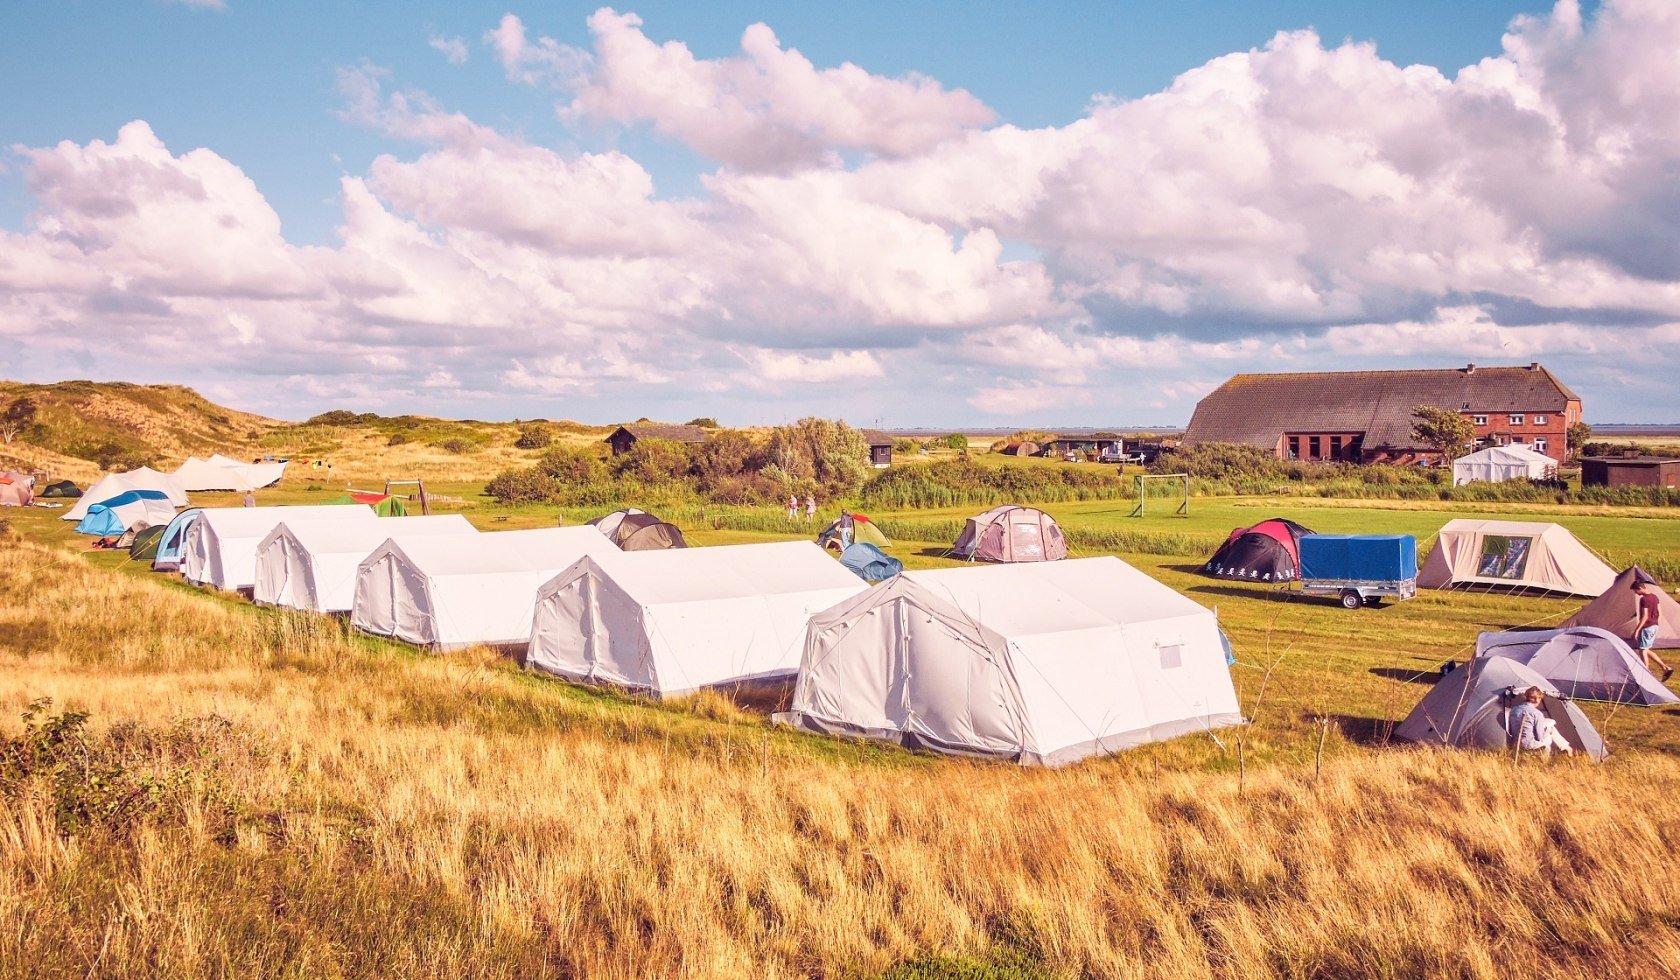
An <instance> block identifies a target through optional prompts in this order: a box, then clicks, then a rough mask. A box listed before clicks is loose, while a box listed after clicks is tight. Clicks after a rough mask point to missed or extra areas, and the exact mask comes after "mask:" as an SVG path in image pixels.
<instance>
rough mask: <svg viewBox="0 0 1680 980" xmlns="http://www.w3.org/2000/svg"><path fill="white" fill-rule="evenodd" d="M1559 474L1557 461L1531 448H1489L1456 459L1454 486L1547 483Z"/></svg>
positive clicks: (1454, 462) (1454, 463)
mask: <svg viewBox="0 0 1680 980" xmlns="http://www.w3.org/2000/svg"><path fill="white" fill-rule="evenodd" d="M1555 473H1557V460H1555V459H1553V458H1552V457H1550V456H1547V455H1546V454H1545V453H1537V452H1535V451H1534V450H1532V449H1530V448H1528V447H1527V446H1489V447H1487V448H1486V449H1481V450H1477V451H1476V452H1473V453H1471V454H1470V455H1468V456H1460V457H1459V458H1458V459H1455V460H1453V486H1455V487H1457V486H1463V485H1464V484H1466V483H1503V482H1504V481H1506V480H1521V479H1525V478H1526V479H1530V480H1545V479H1548V478H1550V477H1551V476H1552V475H1554V474H1555Z"/></svg>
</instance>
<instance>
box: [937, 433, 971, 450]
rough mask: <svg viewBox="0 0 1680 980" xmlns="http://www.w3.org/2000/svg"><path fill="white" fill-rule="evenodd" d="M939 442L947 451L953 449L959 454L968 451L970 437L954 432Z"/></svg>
mask: <svg viewBox="0 0 1680 980" xmlns="http://www.w3.org/2000/svg"><path fill="white" fill-rule="evenodd" d="M939 442H940V444H941V445H943V446H944V447H945V448H946V449H953V450H955V451H957V452H959V453H962V452H967V451H968V437H967V436H965V435H963V434H962V433H961V432H953V433H951V434H950V435H948V436H946V437H945V438H944V439H941V440H940V441H939Z"/></svg>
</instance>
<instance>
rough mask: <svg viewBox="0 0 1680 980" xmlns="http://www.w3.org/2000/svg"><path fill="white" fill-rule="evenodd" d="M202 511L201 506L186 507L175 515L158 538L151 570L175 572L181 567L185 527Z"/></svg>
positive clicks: (189, 525) (185, 538) (185, 535)
mask: <svg viewBox="0 0 1680 980" xmlns="http://www.w3.org/2000/svg"><path fill="white" fill-rule="evenodd" d="M203 513H204V508H202V507H188V508H187V509H186V510H183V511H181V512H180V513H179V514H176V515H175V519H174V520H172V521H170V522H169V526H167V527H165V528H164V529H163V536H162V537H160V538H158V544H157V553H156V554H155V555H154V556H153V557H152V571H154V572H176V571H180V569H181V555H182V549H183V548H184V547H185V545H186V541H187V528H189V527H191V526H192V523H193V521H196V520H198V518H199V515H201V514H203Z"/></svg>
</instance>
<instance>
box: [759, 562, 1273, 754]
mask: <svg viewBox="0 0 1680 980" xmlns="http://www.w3.org/2000/svg"><path fill="white" fill-rule="evenodd" d="M776 720H777V721H779V722H782V723H784V724H790V725H797V726H799V727H803V728H808V729H811V730H813V731H820V732H831V733H835V734H846V735H863V736H868V737H871V738H879V739H884V740H887V741H892V742H897V743H899V744H902V745H907V746H912V747H920V748H932V749H937V750H939V751H943V752H954V753H962V754H973V755H984V756H993V757H1000V758H1004V759H1009V760H1012V761H1015V762H1019V763H1023V764H1042V765H1060V764H1063V763H1068V762H1073V761H1076V760H1079V759H1083V758H1086V757H1088V756H1092V755H1099V754H1104V753H1108V752H1114V751H1117V750H1120V749H1125V748H1129V747H1132V746H1135V745H1140V744H1142V743H1145V742H1152V741H1157V740H1160V739H1166V738H1172V737H1174V736H1177V735H1183V734H1186V733H1189V732H1199V731H1207V730H1211V729H1214V728H1219V727H1222V726H1226V725H1236V724H1240V723H1242V720H1243V719H1242V715H1241V713H1240V711H1239V709H1238V706H1237V696H1236V691H1235V689H1234V688H1233V687H1232V684H1231V674H1230V669H1229V667H1228V666H1227V664H1226V659H1225V644H1224V638H1223V637H1222V636H1221V634H1220V631H1219V625H1218V623H1217V622H1216V621H1215V619H1214V615H1213V613H1212V612H1210V611H1208V610H1207V609H1205V608H1203V607H1202V606H1200V605H1198V604H1196V603H1195V602H1192V601H1191V600H1190V599H1188V598H1185V597H1184V596H1182V595H1180V594H1179V593H1177V592H1175V591H1174V590H1172V589H1170V588H1168V587H1167V586H1165V585H1162V584H1161V583H1159V582H1157V581H1155V580H1154V579H1152V578H1150V577H1149V576H1147V575H1145V574H1143V573H1142V572H1140V571H1138V570H1137V569H1135V568H1133V567H1132V566H1130V565H1128V564H1126V563H1125V562H1123V561H1121V560H1120V559H1118V558H1113V557H1102V558H1085V559H1077V560H1070V561H1058V562H1044V563H1041V564H1019V565H999V566H993V567H974V568H962V569H939V570H934V571H915V572H905V573H904V574H902V575H899V576H896V577H894V578H892V579H890V580H888V581H886V582H884V583H882V584H880V585H877V586H875V587H874V588H872V589H870V590H868V591H867V592H865V593H863V594H861V595H859V596H857V597H856V598H853V599H850V600H848V601H846V602H843V603H841V604H839V605H837V606H835V607H834V608H832V609H830V610H828V611H826V612H823V613H819V614H817V615H816V616H815V617H813V618H812V620H811V626H810V629H809V630H808V632H807V634H806V639H805V652H804V656H803V658H802V660H801V662H800V666H799V683H798V686H797V688H796V689H795V692H794V696H793V705H792V709H791V710H790V711H788V712H786V713H782V714H778V715H776Z"/></svg>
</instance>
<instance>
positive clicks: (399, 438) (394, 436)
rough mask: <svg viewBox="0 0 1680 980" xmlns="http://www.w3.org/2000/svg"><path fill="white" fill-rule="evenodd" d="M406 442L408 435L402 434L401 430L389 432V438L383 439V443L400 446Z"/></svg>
mask: <svg viewBox="0 0 1680 980" xmlns="http://www.w3.org/2000/svg"><path fill="white" fill-rule="evenodd" d="M406 442H408V436H405V435H403V434H402V433H401V432H393V433H391V438H389V439H387V440H385V445H387V446H400V445H402V444H404V443H406Z"/></svg>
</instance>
